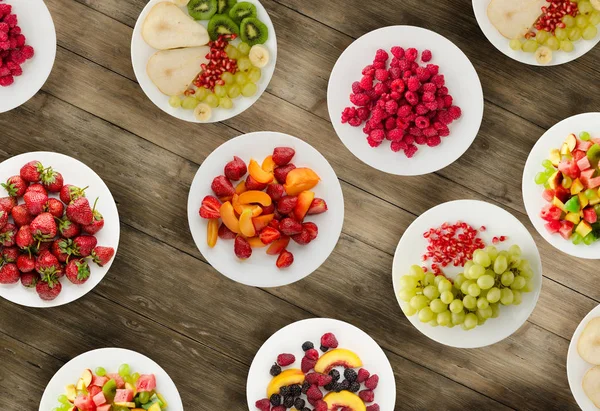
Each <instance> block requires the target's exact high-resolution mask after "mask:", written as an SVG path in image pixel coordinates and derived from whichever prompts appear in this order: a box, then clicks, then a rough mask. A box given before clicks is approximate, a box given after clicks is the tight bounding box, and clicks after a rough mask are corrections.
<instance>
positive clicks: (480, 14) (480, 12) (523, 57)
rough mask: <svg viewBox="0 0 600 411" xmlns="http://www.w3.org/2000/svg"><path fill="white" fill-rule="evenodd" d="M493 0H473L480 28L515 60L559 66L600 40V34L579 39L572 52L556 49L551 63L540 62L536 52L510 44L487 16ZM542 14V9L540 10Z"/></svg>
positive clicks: (589, 48) (588, 49)
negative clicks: (519, 48)
mask: <svg viewBox="0 0 600 411" xmlns="http://www.w3.org/2000/svg"><path fill="white" fill-rule="evenodd" d="M490 2H491V0H473V11H474V12H475V18H476V19H477V23H478V24H479V28H481V31H483V34H485V36H486V37H487V39H488V40H489V41H490V43H492V44H493V45H494V47H496V48H497V49H498V50H500V51H501V52H502V53H503V54H505V55H507V56H508V57H510V58H511V59H513V60H517V61H519V62H521V63H525V64H529V65H532V66H557V65H559V64H565V63H568V62H570V61H573V60H575V59H578V58H579V57H581V56H583V55H584V54H585V53H587V52H588V51H590V50H591V49H593V48H594V46H595V45H596V44H598V42H599V41H600V36H596V38H595V39H593V40H583V39H581V40H579V41H577V42H574V43H573V45H574V46H575V50H573V51H572V52H570V53H566V52H564V51H554V52H553V53H552V61H551V62H550V63H549V64H540V63H538V62H537V61H536V60H535V56H534V53H526V52H524V51H521V50H520V51H515V50H513V49H511V48H510V46H509V45H508V44H509V43H510V39H507V38H506V37H504V36H503V35H502V34H500V32H499V31H498V30H496V27H494V26H493V25H492V23H491V22H490V19H489V18H488V16H487V8H488V5H489V4H490ZM540 14H541V11H540Z"/></svg>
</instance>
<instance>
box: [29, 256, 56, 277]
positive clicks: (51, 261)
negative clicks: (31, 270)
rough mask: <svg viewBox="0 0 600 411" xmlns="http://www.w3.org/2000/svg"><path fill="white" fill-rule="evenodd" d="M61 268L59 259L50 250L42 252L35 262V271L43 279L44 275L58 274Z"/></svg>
mask: <svg viewBox="0 0 600 411" xmlns="http://www.w3.org/2000/svg"><path fill="white" fill-rule="evenodd" d="M60 268H61V267H60V264H59V262H58V259H57V258H56V257H55V256H54V255H53V254H52V253H51V252H50V251H48V250H44V251H42V252H41V253H40V254H39V255H38V257H37V259H36V260H35V271H37V272H38V273H39V274H40V275H41V276H42V277H44V275H49V274H56V272H57V271H58V270H60Z"/></svg>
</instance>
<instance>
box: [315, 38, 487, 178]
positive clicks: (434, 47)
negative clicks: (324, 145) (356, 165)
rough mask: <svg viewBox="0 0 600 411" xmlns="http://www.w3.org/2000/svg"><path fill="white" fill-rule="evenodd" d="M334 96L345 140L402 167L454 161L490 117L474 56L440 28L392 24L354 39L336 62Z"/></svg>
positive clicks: (334, 115)
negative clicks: (439, 31)
mask: <svg viewBox="0 0 600 411" xmlns="http://www.w3.org/2000/svg"><path fill="white" fill-rule="evenodd" d="M399 39H409V40H399ZM327 102H328V107H329V116H330V117H331V121H332V123H333V126H334V128H335V131H336V133H337V135H338V136H339V138H340V139H341V140H342V142H343V143H344V144H345V145H346V147H347V148H348V149H349V150H350V151H351V152H352V153H353V154H354V155H355V156H356V157H358V158H359V159H360V160H362V161H363V162H365V163H366V164H368V165H370V166H371V167H374V168H376V169H378V170H381V171H385V172H387V173H391V174H397V175H407V176H408V175H421V174H427V173H432V172H434V171H437V170H439V169H441V168H443V167H446V166H447V165H449V164H451V163H453V162H454V161H456V160H457V159H458V158H459V157H460V156H461V155H462V154H463V153H464V152H465V151H466V150H467V149H468V148H469V146H470V145H471V143H472V142H473V140H474V139H475V137H476V136H477V132H478V131H479V127H480V125H481V121H482V119H483V90H482V88H481V83H480V81H479V77H478V76H477V72H476V71H475V68H474V67H473V65H472V64H471V62H470V61H469V59H468V58H467V56H466V55H465V54H464V53H463V52H462V51H461V50H460V49H459V48H458V47H456V46H455V45H454V44H453V43H452V42H450V41H449V40H448V39H446V38H444V37H442V36H441V35H439V34H437V33H434V32H432V31H429V30H426V29H422V28H419V27H412V26H393V27H385V28H382V29H379V30H375V31H372V32H370V33H367V34H365V35H364V36H362V37H361V38H359V39H358V40H356V41H355V42H353V43H352V44H351V45H350V46H349V47H348V48H347V49H346V50H345V51H344V53H342V55H341V56H340V58H339V59H338V61H337V63H336V64H335V67H334V68H333V71H332V73H331V77H330V79H329V86H328V90H327Z"/></svg>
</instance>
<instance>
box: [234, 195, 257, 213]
mask: <svg viewBox="0 0 600 411" xmlns="http://www.w3.org/2000/svg"><path fill="white" fill-rule="evenodd" d="M231 205H233V209H234V210H235V212H236V213H237V214H238V215H242V213H243V212H244V210H251V211H252V217H258V216H259V215H261V214H262V207H261V206H259V205H247V204H242V203H241V202H240V196H238V195H237V194H234V195H233V198H232V199H231Z"/></svg>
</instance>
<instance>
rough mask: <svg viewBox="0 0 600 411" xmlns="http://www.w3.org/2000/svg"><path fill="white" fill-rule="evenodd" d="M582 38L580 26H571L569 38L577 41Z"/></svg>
mask: <svg viewBox="0 0 600 411" xmlns="http://www.w3.org/2000/svg"><path fill="white" fill-rule="evenodd" d="M580 38H581V29H580V28H579V27H571V28H570V29H569V40H571V41H577V40H579V39H580Z"/></svg>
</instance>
